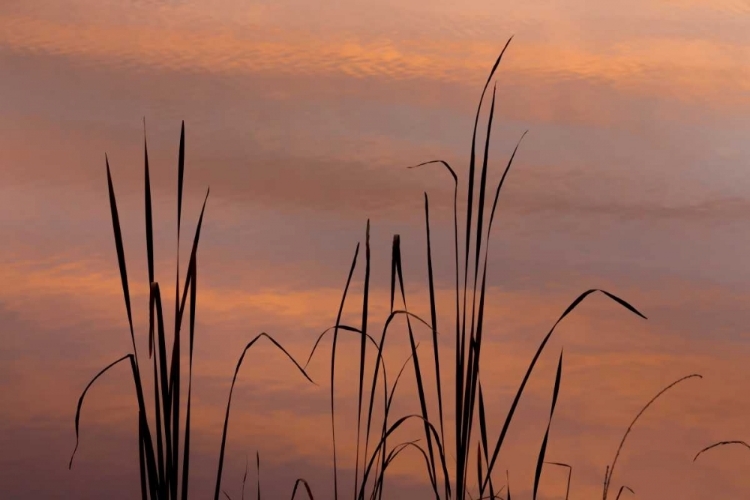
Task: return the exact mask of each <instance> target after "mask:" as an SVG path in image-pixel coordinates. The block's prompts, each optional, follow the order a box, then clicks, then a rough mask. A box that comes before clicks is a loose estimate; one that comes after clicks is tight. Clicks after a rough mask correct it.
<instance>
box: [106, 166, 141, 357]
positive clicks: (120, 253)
mask: <svg viewBox="0 0 750 500" xmlns="http://www.w3.org/2000/svg"><path fill="white" fill-rule="evenodd" d="M104 162H105V163H106V165H107V187H108V189H109V207H110V211H111V212H112V230H113V231H114V233H115V247H116V248H117V265H118V267H119V268H120V281H121V283H122V294H123V296H124V298H125V310H126V311H127V313H128V325H129V326H130V339H131V340H132V341H133V355H134V356H135V361H136V364H137V363H138V350H137V348H136V345H135V333H134V331H133V312H132V309H131V306H130V288H129V287H128V271H127V267H126V265H125V250H124V248H123V245H122V231H121V230H120V216H119V214H118V212H117V200H116V198H115V189H114V187H113V186H112V174H111V172H110V169H109V158H107V155H106V154H105V155H104Z"/></svg>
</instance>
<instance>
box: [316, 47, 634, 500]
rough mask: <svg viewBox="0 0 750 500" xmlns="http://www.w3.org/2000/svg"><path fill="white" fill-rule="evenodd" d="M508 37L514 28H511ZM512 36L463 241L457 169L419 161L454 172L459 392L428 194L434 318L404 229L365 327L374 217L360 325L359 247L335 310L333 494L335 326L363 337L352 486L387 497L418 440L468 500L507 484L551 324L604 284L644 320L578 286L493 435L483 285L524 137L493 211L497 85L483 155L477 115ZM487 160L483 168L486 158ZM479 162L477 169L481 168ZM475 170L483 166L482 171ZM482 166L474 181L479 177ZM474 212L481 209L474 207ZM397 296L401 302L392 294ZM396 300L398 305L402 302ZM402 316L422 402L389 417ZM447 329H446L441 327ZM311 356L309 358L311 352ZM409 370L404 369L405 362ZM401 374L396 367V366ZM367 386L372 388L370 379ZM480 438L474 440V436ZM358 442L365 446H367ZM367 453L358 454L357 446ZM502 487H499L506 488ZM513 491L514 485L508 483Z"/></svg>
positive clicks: (472, 160)
mask: <svg viewBox="0 0 750 500" xmlns="http://www.w3.org/2000/svg"><path fill="white" fill-rule="evenodd" d="M511 39H512V37H511ZM511 39H509V40H508V42H507V43H506V44H505V46H504V47H503V50H502V51H501V53H500V55H499V56H498V58H497V59H496V61H495V63H494V65H493V66H492V69H491V71H490V73H489V76H488V78H487V81H486V83H485V85H484V88H483V90H482V93H481V95H480V99H479V105H478V106H477V111H476V115H475V119H474V130H473V134H472V142H471V153H470V156H469V165H468V167H469V168H468V170H469V173H468V183H467V194H466V196H467V203H466V207H467V208H466V214H465V226H464V227H465V236H464V241H463V246H462V247H460V246H459V224H458V184H459V177H458V175H457V173H456V171H455V169H453V168H452V167H451V165H449V164H448V163H447V162H446V161H443V160H432V161H427V162H424V163H420V164H419V165H415V166H414V167H410V168H416V167H423V166H426V165H437V166H441V167H442V168H444V169H445V170H446V171H447V172H448V173H449V174H450V175H451V177H452V179H453V183H454V195H453V228H454V242H453V249H452V250H453V253H454V271H455V273H454V274H455V310H454V312H453V314H454V316H455V318H454V324H453V325H452V326H451V327H450V328H451V329H452V330H453V337H454V340H455V352H454V353H453V357H454V359H455V362H454V365H453V366H452V367H451V368H452V370H451V371H450V372H447V373H446V374H447V375H448V376H449V377H451V378H452V381H453V382H454V384H455V394H451V395H447V394H443V383H442V381H443V379H442V378H441V377H444V376H445V375H444V374H443V370H442V369H441V365H440V352H439V351H440V347H439V342H438V332H439V329H438V314H437V303H436V298H435V279H434V263H433V258H432V244H431V236H430V216H429V198H428V196H427V194H426V193H425V195H424V213H425V229H426V240H427V243H426V262H427V274H428V283H427V284H428V289H429V302H430V320H429V321H426V320H424V319H422V318H420V317H419V316H417V315H415V314H413V313H412V312H410V311H409V308H408V307H407V300H406V293H405V291H404V280H403V271H402V259H401V246H400V242H401V239H400V236H399V235H395V236H394V238H393V245H392V255H391V273H390V274H391V287H390V311H391V312H390V314H389V316H388V317H387V318H386V320H385V323H384V327H383V330H382V332H381V334H380V339H379V340H375V339H374V338H373V337H372V336H371V335H370V333H369V331H368V326H367V325H368V322H369V318H368V310H369V304H368V301H369V278H370V252H369V222H368V229H367V236H366V238H367V239H366V256H365V277H364V294H363V303H362V324H361V327H353V326H351V325H342V324H340V318H341V314H340V312H341V310H342V309H343V307H344V303H345V302H346V299H347V293H348V289H349V283H350V282H351V279H352V274H353V272H354V270H355V267H356V263H357V257H358V250H359V246H358V247H357V251H356V252H355V255H354V259H353V262H352V265H351V268H350V271H349V277H348V279H347V283H346V286H345V288H344V292H343V295H342V299H341V304H340V308H339V316H338V318H337V323H336V328H335V329H334V333H333V339H332V354H331V392H330V397H331V425H332V434H333V481H334V499H336V500H337V499H338V495H339V484H338V483H339V479H338V467H339V462H338V457H337V454H336V431H335V429H336V426H335V421H336V419H335V407H334V397H333V396H334V392H335V391H334V371H335V361H336V344H337V334H338V331H339V330H343V331H348V332H353V333H355V334H358V335H360V336H361V344H360V352H359V367H358V370H359V380H358V386H359V390H358V407H357V443H356V445H357V446H356V457H355V462H354V464H353V468H354V470H355V479H354V492H355V497H356V499H357V500H364V499H365V497H368V498H369V499H370V500H375V499H377V500H381V499H382V497H383V485H384V477H385V472H386V469H387V468H388V467H389V466H390V465H391V464H392V462H393V460H394V459H395V458H396V456H398V455H399V454H400V453H401V452H403V451H404V450H406V449H415V450H416V451H417V452H418V453H419V455H420V456H421V457H422V459H423V460H424V462H425V467H426V474H427V477H428V479H429V482H430V488H431V489H432V491H433V494H434V495H435V497H436V498H444V499H446V500H447V499H453V498H455V499H457V500H464V499H465V498H467V496H471V495H470V484H471V483H472V482H473V481H474V480H476V488H477V491H476V494H477V495H478V497H479V498H485V496H486V495H489V497H490V498H496V497H497V496H498V495H499V492H500V491H501V490H502V488H500V489H499V488H496V487H495V483H494V481H493V472H494V470H495V466H496V463H497V459H498V455H499V453H500V450H501V448H502V445H503V443H504V441H505V437H506V435H507V432H508V429H509V426H510V423H511V421H512V419H513V416H514V415H515V412H516V408H517V406H518V403H519V400H520V398H521V396H522V394H523V393H524V390H525V388H526V384H527V382H528V380H529V377H530V376H531V373H532V371H533V370H534V368H535V367H536V363H537V361H538V359H539V357H540V355H541V354H542V352H543V350H544V348H545V346H546V345H547V342H548V340H549V339H550V337H551V336H552V334H553V333H554V331H555V329H556V327H557V325H558V324H559V323H560V322H561V321H562V320H563V319H564V318H565V317H567V316H568V314H570V313H571V312H572V311H573V310H574V309H575V308H576V307H578V306H579V305H580V304H581V303H582V302H583V301H584V300H585V299H586V298H587V297H588V296H590V295H591V294H593V293H595V292H600V293H602V294H603V295H604V296H605V297H607V298H609V299H611V300H613V301H614V302H615V303H616V304H618V305H620V306H622V307H624V308H625V309H626V310H628V311H629V312H631V313H634V314H636V315H638V316H640V317H642V318H644V319H645V316H644V315H643V314H641V313H640V312H639V311H638V310H637V309H636V308H634V307H633V306H632V305H630V304H629V303H628V302H626V301H625V300H623V299H621V298H620V297H618V296H616V295H614V294H612V293H609V292H607V291H605V290H599V289H590V290H587V291H585V292H583V293H582V294H580V295H579V296H578V297H577V298H575V300H573V302H572V303H571V304H570V305H569V306H568V308H567V309H566V310H565V311H564V312H563V313H562V314H561V315H560V317H559V318H558V320H557V321H556V322H555V323H554V324H553V326H552V328H551V329H550V330H549V331H548V332H547V334H546V335H545V336H544V337H543V339H542V341H541V342H540V344H539V347H538V349H537V351H536V353H535V354H534V356H533V358H532V360H531V362H530V364H529V366H528V369H527V370H526V373H525V375H524V377H523V379H522V381H521V384H520V386H519V387H518V390H517V391H516V394H515V397H514V399H513V401H512V404H511V406H510V409H509V411H508V413H507V415H506V417H505V421H504V422H503V424H502V427H501V429H500V431H499V434H498V435H497V437H496V438H495V439H493V440H492V441H491V440H490V437H489V436H490V432H491V431H490V428H489V425H488V422H487V416H486V412H485V405H484V397H483V393H482V384H481V380H480V378H481V377H480V373H481V370H480V365H481V363H480V361H481V359H482V358H481V354H482V345H483V340H484V338H483V334H484V329H485V322H484V319H485V307H486V296H487V294H486V289H487V262H488V255H489V241H490V236H491V232H492V224H493V222H494V219H495V214H496V210H497V206H498V200H499V197H500V192H501V190H502V187H503V185H504V183H505V180H506V177H507V175H508V172H509V171H510V168H511V166H512V164H513V160H514V158H515V156H516V153H517V152H518V148H519V146H520V142H521V139H523V137H524V136H525V134H526V133H525V132H524V134H523V135H522V136H521V138H520V139H519V142H518V144H517V145H516V147H515V149H514V150H513V153H512V154H511V156H510V158H509V160H508V162H507V164H506V166H505V169H504V171H503V174H502V177H501V178H500V181H499V183H498V184H497V186H496V187H495V192H494V199H493V201H492V205H491V209H489V211H488V207H487V200H488V195H489V194H490V193H488V189H490V188H489V187H488V181H487V176H488V163H489V149H490V138H491V132H492V125H493V119H494V111H495V96H496V86H493V90H492V102H491V105H490V109H489V116H488V119H487V129H486V136H485V138H484V151H483V155H482V157H481V160H479V159H478V154H477V144H476V143H477V128H478V123H479V117H480V113H481V110H482V104H483V102H484V98H485V95H486V93H487V90H488V88H489V85H490V83H491V82H492V80H493V77H494V75H495V72H496V70H497V68H498V66H499V65H500V62H501V60H502V58H503V55H504V54H505V51H506V49H507V48H508V45H509V44H510V41H511ZM480 161H481V167H480V163H479V162H480ZM478 169H479V171H478ZM477 171H478V172H477ZM477 175H478V177H479V178H478V184H477V179H476V177H477ZM475 211H476V212H475ZM397 296H398V303H397V302H396V297H397ZM397 304H398V305H397ZM397 316H399V317H403V318H404V320H405V323H406V330H407V332H408V341H409V346H410V358H409V360H410V363H411V364H412V366H413V369H414V377H415V383H416V392H417V394H416V396H417V399H418V402H419V412H418V413H416V414H412V415H406V416H401V417H399V418H397V419H395V420H393V421H390V420H389V411H390V404H391V402H392V399H393V395H394V393H395V388H396V383H395V382H394V384H393V385H392V386H390V387H389V386H388V383H387V377H386V375H385V365H384V363H383V361H382V358H383V350H384V344H385V340H386V337H387V332H388V330H389V327H390V326H391V325H392V324H393V321H394V319H395V318H396V317H397ZM413 321H417V322H421V323H423V324H425V325H427V327H428V328H429V329H430V330H431V333H432V336H431V342H432V349H431V351H430V354H429V355H428V358H423V356H424V354H423V355H420V353H419V352H418V350H417V345H418V344H417V342H416V338H415V334H414V329H413V326H412V325H413ZM440 331H442V332H443V333H447V332H448V329H440ZM321 338H322V335H321V337H319V338H318V340H317V342H316V344H315V346H314V347H313V350H312V352H311V354H310V357H312V355H313V353H314V352H315V349H316V348H317V346H318V343H319V342H320V340H321ZM368 348H369V349H373V348H374V349H375V354H376V356H377V360H376V362H375V365H374V367H373V369H372V374H371V376H368V375H367V374H368V372H367V370H366V369H365V358H366V352H367V350H368ZM562 361H563V357H562V352H561V353H560V358H559V361H558V367H557V375H556V377H555V383H554V388H553V393H552V403H551V408H550V416H549V421H548V425H547V430H546V432H545V435H544V438H543V440H542V443H541V446H540V450H539V457H538V461H537V467H536V471H535V477H534V487H533V492H534V493H533V496H534V498H536V497H537V493H538V486H539V481H540V477H541V472H542V468H543V464H544V463H545V461H544V458H545V454H546V447H547V442H548V437H549V431H550V427H549V422H551V420H552V417H553V415H554V410H555V405H556V402H557V397H558V393H559V389H560V382H561V376H562ZM308 362H309V359H308ZM425 363H431V364H432V365H433V367H434V378H433V379H431V380H428V379H427V377H426V372H425V370H424V369H423V367H424V364H425ZM381 370H382V372H383V375H382V385H383V420H382V422H381V425H379V426H378V427H379V431H376V435H375V438H374V439H373V440H372V441H371V431H373V430H374V429H375V423H374V422H373V415H374V409H375V404H376V403H375V400H376V387H377V384H378V382H379V380H380V372H381ZM402 371H403V370H402ZM399 376H400V373H399ZM367 386H369V397H367V391H365V388H366V387H367ZM430 386H432V387H433V388H434V392H435V394H436V395H437V408H430V405H428V403H427V397H426V393H427V389H428V387H430ZM449 412H450V413H452V415H453V417H454V418H453V424H454V429H453V431H454V436H455V441H454V442H452V443H450V444H449V443H447V442H446V439H445V422H446V414H450V413H449ZM411 420H417V421H420V422H422V428H423V429H422V432H421V433H422V434H423V436H422V438H421V439H420V440H410V441H405V442H400V443H398V444H396V445H392V446H390V447H389V445H388V443H389V442H390V440H391V439H392V435H393V433H394V432H395V431H396V430H397V429H399V428H400V427H401V426H402V425H403V424H404V423H406V422H408V421H411ZM477 422H478V425H479V438H478V439H477V440H476V441H475V439H476V438H475V437H474V432H475V425H476V424H477ZM475 442H476V447H475V446H474V443H475ZM474 449H476V462H475V463H474V467H475V471H474V473H475V475H474V476H473V479H470V478H469V472H470V463H471V461H472V460H473V459H472V454H473V453H472V450H474ZM362 450H364V451H363V452H362ZM361 453H362V455H363V456H362V459H361V461H360V454H361ZM449 454H452V455H454V456H455V457H456V464H455V467H453V468H449V466H448V463H447V459H446V457H447V456H449ZM504 487H505V486H503V488H504ZM507 495H508V497H510V490H509V489H508V490H507Z"/></svg>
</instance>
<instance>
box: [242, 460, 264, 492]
mask: <svg viewBox="0 0 750 500" xmlns="http://www.w3.org/2000/svg"><path fill="white" fill-rule="evenodd" d="M255 464H256V466H257V470H258V500H260V453H258V452H257V451H256V452H255ZM243 493H244V491H243Z"/></svg>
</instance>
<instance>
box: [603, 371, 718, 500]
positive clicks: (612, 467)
mask: <svg viewBox="0 0 750 500" xmlns="http://www.w3.org/2000/svg"><path fill="white" fill-rule="evenodd" d="M696 377H697V378H701V379H702V378H703V376H702V375H699V374H697V373H693V374H692V375H687V376H685V377H682V378H680V379H678V380H675V381H674V382H672V383H671V384H669V385H668V386H666V387H665V388H664V389H662V390H661V391H659V393H658V394H657V395H656V396H654V397H653V398H651V400H650V401H649V402H648V403H646V406H644V407H643V408H641V411H639V412H638V415H636V416H635V418H634V419H633V421H632V422H630V425H629V426H628V428H627V430H626V431H625V434H624V435H623V436H622V440H621V441H620V446H618V447H617V452H616V453H615V458H614V460H612V465H610V466H609V474H608V475H607V476H606V481H605V482H604V500H607V492H608V491H609V486H610V484H611V482H612V474H614V472H615V465H617V459H618V458H619V457H620V451H622V447H623V445H625V440H626V439H627V437H628V434H630V431H631V430H632V429H633V426H634V425H635V423H636V422H637V421H638V419H639V418H641V415H643V412H645V411H646V409H647V408H648V407H649V406H651V405H652V404H653V403H654V401H656V400H657V399H659V397H660V396H661V395H662V394H664V393H665V392H667V391H668V390H669V389H671V388H672V387H674V386H675V385H677V384H679V383H680V382H682V381H684V380H688V379H691V378H696ZM620 492H622V490H621V491H620ZM618 496H619V495H618Z"/></svg>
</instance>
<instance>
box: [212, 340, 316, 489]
mask: <svg viewBox="0 0 750 500" xmlns="http://www.w3.org/2000/svg"><path fill="white" fill-rule="evenodd" d="M261 338H266V339H268V340H269V341H270V342H271V343H272V344H273V345H274V346H276V348H277V349H279V350H280V351H281V352H282V353H284V354H285V355H286V357H287V358H289V360H290V361H291V362H292V363H293V364H294V366H295V367H296V368H297V370H299V372H300V373H302V375H303V376H304V377H305V378H306V379H307V380H308V381H310V382H311V383H313V384H314V383H315V382H313V380H312V379H311V378H310V377H309V376H308V375H307V372H305V369H304V368H302V367H301V366H300V364H299V363H297V360H295V359H294V357H292V355H291V354H289V352H288V351H287V350H286V349H284V347H283V346H282V345H281V344H279V343H278V342H277V341H276V340H275V339H274V338H273V337H271V336H270V335H268V334H267V333H265V332H262V333H260V334H258V335H256V336H255V338H254V339H253V340H251V341H250V342H248V344H247V345H246V346H245V349H244V350H243V351H242V354H241V355H240V359H239V361H237V368H235V370H234V376H233V377H232V385H231V386H230V388H229V397H228V398H227V410H226V413H225V415H224V430H223V431H222V435H221V448H220V450H219V466H218V470H217V473H216V488H215V490H214V500H219V493H220V491H221V475H222V472H223V470H224V451H225V449H226V444H227V429H228V427H229V410H230V408H231V405H232V393H233V392H234V384H235V382H237V375H238V373H239V371H240V368H241V367H242V361H243V360H244V359H245V354H247V351H248V350H249V349H250V348H251V347H252V346H253V345H255V343H256V342H257V341H258V340H260V339H261Z"/></svg>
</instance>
